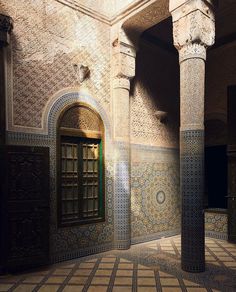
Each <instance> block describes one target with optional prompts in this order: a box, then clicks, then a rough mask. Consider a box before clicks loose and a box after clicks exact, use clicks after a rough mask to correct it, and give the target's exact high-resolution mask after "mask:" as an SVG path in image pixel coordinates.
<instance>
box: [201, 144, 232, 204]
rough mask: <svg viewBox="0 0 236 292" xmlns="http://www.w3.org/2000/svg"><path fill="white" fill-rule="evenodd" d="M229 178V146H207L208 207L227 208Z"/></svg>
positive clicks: (206, 184) (206, 190)
mask: <svg viewBox="0 0 236 292" xmlns="http://www.w3.org/2000/svg"><path fill="white" fill-rule="evenodd" d="M227 180H228V173H227V146H226V145H222V146H212V147H206V148H205V192H206V198H207V200H206V208H224V209H226V208H227V198H226V196H227Z"/></svg>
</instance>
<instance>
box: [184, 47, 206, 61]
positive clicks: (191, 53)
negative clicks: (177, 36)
mask: <svg viewBox="0 0 236 292" xmlns="http://www.w3.org/2000/svg"><path fill="white" fill-rule="evenodd" d="M187 59H202V60H204V61H205V60H206V47H205V46H203V45H200V44H196V43H191V44H187V45H185V46H183V47H181V48H180V49H179V62H180V63H181V62H183V61H185V60H187Z"/></svg>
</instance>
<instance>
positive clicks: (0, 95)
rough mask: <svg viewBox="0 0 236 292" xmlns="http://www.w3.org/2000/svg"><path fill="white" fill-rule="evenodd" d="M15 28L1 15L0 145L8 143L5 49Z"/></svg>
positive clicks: (10, 21)
mask: <svg viewBox="0 0 236 292" xmlns="http://www.w3.org/2000/svg"><path fill="white" fill-rule="evenodd" d="M12 28H13V21H12V19H11V17H9V16H6V15H3V14H0V84H1V86H0V145H5V142H6V96H5V53H4V50H5V47H6V46H8V45H9V42H10V32H11V30H12Z"/></svg>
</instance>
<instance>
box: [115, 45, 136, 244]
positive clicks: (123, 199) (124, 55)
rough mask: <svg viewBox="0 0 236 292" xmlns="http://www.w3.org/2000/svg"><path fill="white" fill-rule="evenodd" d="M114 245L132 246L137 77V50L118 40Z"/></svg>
mask: <svg viewBox="0 0 236 292" xmlns="http://www.w3.org/2000/svg"><path fill="white" fill-rule="evenodd" d="M112 73H113V82H112V86H113V88H112V89H113V101H112V102H113V139H114V246H115V248H117V249H128V248H129V247H130V244H131V227H130V216H131V201H130V200H131V190H130V80H131V79H132V78H133V77H134V74H135V50H134V48H133V47H132V46H131V45H130V44H127V43H124V42H122V41H121V40H118V41H117V43H115V45H114V47H113V68H112Z"/></svg>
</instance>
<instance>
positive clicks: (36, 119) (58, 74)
mask: <svg viewBox="0 0 236 292" xmlns="http://www.w3.org/2000/svg"><path fill="white" fill-rule="evenodd" d="M0 8H1V11H2V12H5V13H7V14H9V15H11V16H12V18H13V19H14V31H13V35H12V54H13V56H12V69H13V80H8V82H10V81H12V92H8V98H9V99H11V98H12V99H13V101H12V102H11V101H9V104H11V103H12V105H13V110H12V111H11V109H9V119H11V118H12V119H13V122H14V125H20V126H24V127H35V128H39V127H41V118H42V113H43V110H44V107H45V105H46V103H47V102H48V100H49V98H50V97H51V96H52V95H53V94H55V93H56V92H57V91H59V90H61V89H64V88H67V87H77V86H78V85H79V83H78V78H77V76H76V74H75V70H74V67H73V65H74V64H84V65H87V66H89V68H90V71H91V77H90V79H88V80H86V81H85V82H84V83H83V88H84V89H85V90H86V91H88V92H89V93H90V95H92V96H95V97H96V98H97V99H98V100H99V102H100V103H101V104H102V105H103V107H104V108H106V109H107V110H109V103H110V27H109V26H108V25H106V24H104V23H102V22H100V21H97V20H95V19H93V18H92V17H90V16H87V15H85V14H82V13H81V12H79V11H76V10H73V9H71V8H69V7H68V6H66V5H63V4H61V3H58V2H57V1H52V0H45V1H14V0H9V1H6V2H5V1H4V3H1V7H0ZM8 65H9V64H8ZM11 112H12V114H13V117H11Z"/></svg>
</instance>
